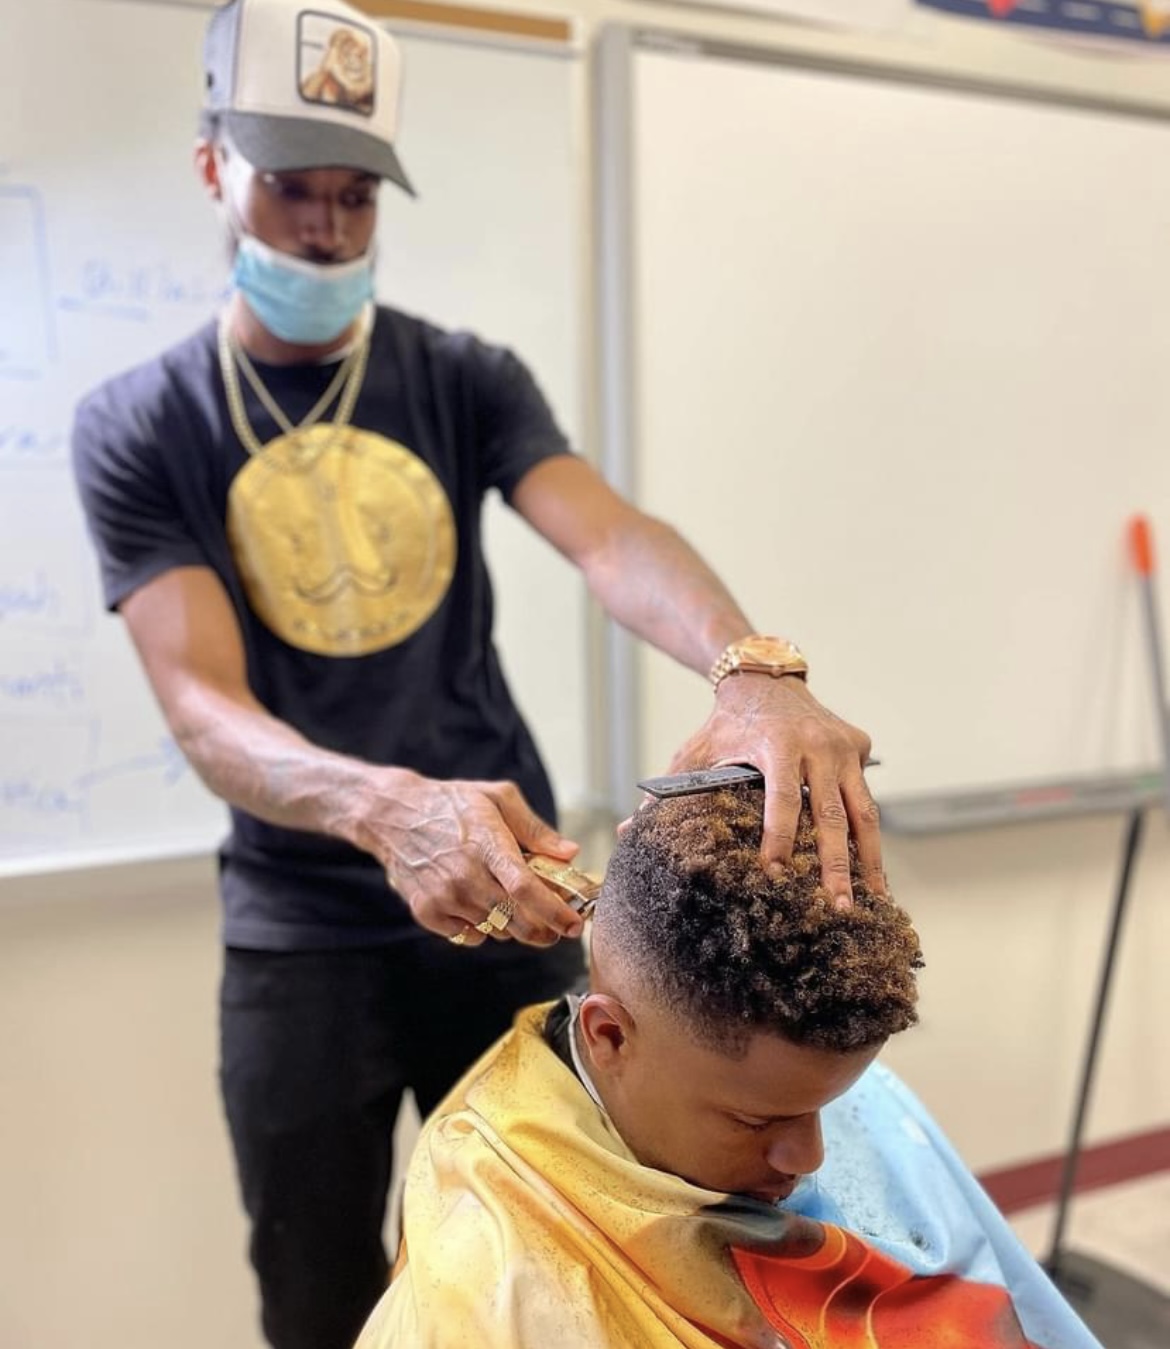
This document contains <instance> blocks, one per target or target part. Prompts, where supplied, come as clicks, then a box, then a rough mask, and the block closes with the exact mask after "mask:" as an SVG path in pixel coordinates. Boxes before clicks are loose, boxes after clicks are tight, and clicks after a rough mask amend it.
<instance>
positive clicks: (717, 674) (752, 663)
mask: <svg viewBox="0 0 1170 1349" xmlns="http://www.w3.org/2000/svg"><path fill="white" fill-rule="evenodd" d="M729 674H766V675H771V676H772V678H773V679H779V678H780V677H781V675H795V676H796V677H797V678H798V679H807V678H808V661H807V660H805V658H804V656H803V655H802V654H801V651H800V648H799V647H798V646H795V645H794V644H793V643H792V642H789V641H787V640H786V639H785V638H783V637H761V636H759V635H754V636H751V637H741V638H740V639H739V641H738V642H732V643H730V645H728V646H726V647H724V649H723V654H722V655H721V656H720V657H719V659H718V660H717V661H716V662H715V664H714V665H712V666H711V673H710V674H709V675H708V676H707V677H708V678H709V679H710V681H711V686H712V687H713V688H718V687H719V685H720V684H721V683H722V682H723V680H725V679H726V678H727V676H728V675H729Z"/></svg>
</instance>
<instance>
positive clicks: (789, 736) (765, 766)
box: [670, 672, 886, 907]
mask: <svg viewBox="0 0 1170 1349" xmlns="http://www.w3.org/2000/svg"><path fill="white" fill-rule="evenodd" d="M869 751H870V739H869V736H868V735H866V734H865V732H864V731H861V730H858V728H857V727H856V726H851V725H849V723H848V722H846V721H842V720H841V718H840V717H838V716H835V715H834V714H833V713H832V712H830V711H829V710H828V708H826V707H824V706H823V705H822V704H821V703H819V702H818V701H817V699H816V698H815V697H814V696H813V694H812V693H811V692H810V690H809V687H808V684H807V683H806V682H805V680H804V679H803V678H801V677H797V676H796V675H784V676H782V677H779V678H773V677H770V676H769V675H768V674H761V673H739V672H737V673H733V674H730V675H727V676H726V677H720V678H719V679H718V682H717V684H716V689H715V706H714V708H713V709H712V711H711V715H710V716H709V717H708V718H707V720H706V722H705V723H704V724H703V726H702V727H701V728H700V729H699V730H698V731H697V732H696V734H695V735H693V736H692V737H691V738H690V740H688V741H687V742H686V744H684V745H683V746H682V748H681V749H680V750H679V751H678V753H677V754H676V755H675V756H674V758H673V760H672V761H671V766H670V767H671V771H672V772H679V771H682V770H684V769H689V768H707V767H711V766H713V765H716V764H727V763H748V764H752V765H753V766H754V767H756V768H758V769H759V770H760V771H761V772H762V773H763V775H764V792H765V804H764V837H763V842H762V845H761V852H762V854H763V857H764V860H765V863H767V864H773V865H782V864H784V863H786V862H787V861H789V860H790V858H791V857H792V846H793V841H794V839H795V837H796V829H797V821H798V819H799V816H800V810H801V802H802V794H801V787H802V784H807V787H808V797H809V805H810V808H811V811H812V817H813V823H814V824H815V825H816V828H817V839H818V844H817V848H818V853H819V856H820V862H821V873H822V877H823V880H824V885H825V888H826V889H827V890H828V891H829V893H830V895H832V896H833V898H834V901H835V902H836V903H837V904H838V905H839V906H841V907H847V906H848V905H849V904H850V903H851V901H852V896H853V887H852V884H851V882H850V864H849V835H850V833H852V835H853V839H854V841H855V843H856V846H857V852H858V859H859V861H860V864H861V874H862V876H863V878H864V880H865V884H866V885H867V886H868V888H869V889H870V890H871V891H872V892H873V893H874V894H885V893H886V883H885V874H884V872H883V870H882V851H881V831H880V827H879V823H878V808H877V804H876V802H875V801H874V799H873V797H872V796H871V795H870V792H869V787H868V786H867V784H866V781H865V774H864V771H863V770H864V766H865V764H866V762H867V761H868V759H869Z"/></svg>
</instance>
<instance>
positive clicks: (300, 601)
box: [227, 425, 457, 656]
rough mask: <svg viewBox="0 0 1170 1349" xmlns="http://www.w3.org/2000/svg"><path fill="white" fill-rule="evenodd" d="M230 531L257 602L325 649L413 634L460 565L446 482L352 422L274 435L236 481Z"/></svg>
mask: <svg viewBox="0 0 1170 1349" xmlns="http://www.w3.org/2000/svg"><path fill="white" fill-rule="evenodd" d="M227 532H228V541H229V543H230V545H231V550H232V554H233V556H234V558H235V561H236V565H237V567H238V568H239V572H240V576H241V578H242V580H243V583H244V589H245V591H246V592H247V596H248V600H249V603H250V604H251V605H252V608H253V609H254V610H255V611H256V613H257V614H258V615H259V617H260V618H261V619H262V620H263V621H264V623H265V624H266V625H267V626H268V627H269V628H270V629H271V630H272V631H273V632H274V633H275V634H276V635H277V636H278V637H280V638H282V639H283V640H284V641H286V642H288V643H289V644H290V645H291V646H295V647H299V648H300V649H301V650H302V651H312V652H315V653H317V654H318V655H323V656H360V655H365V654H366V653H368V652H371V651H380V650H382V649H383V648H385V647H389V646H395V645H396V644H397V643H399V642H401V641H404V640H405V639H406V638H407V637H409V636H410V635H411V634H412V633H414V632H417V631H418V629H419V628H420V627H422V625H423V624H424V623H425V622H426V621H427V619H428V618H430V617H431V615H432V614H433V613H434V612H435V610H436V609H437V608H438V607H439V605H440V604H441V603H442V600H443V597H444V596H445V595H446V593H447V591H448V589H449V588H450V585H451V578H452V576H453V575H454V572H455V557H456V551H457V544H456V535H455V519H454V515H453V513H452V510H451V503H450V502H449V501H448V499H447V494H446V493H445V492H444V491H443V487H442V484H441V483H440V482H439V480H438V478H436V477H435V475H434V473H432V472H431V470H430V469H429V468H428V467H427V465H426V464H424V463H423V461H422V460H421V459H420V458H419V457H418V456H417V455H415V454H413V453H412V452H411V451H410V450H408V449H407V448H406V447H405V446H403V445H399V444H398V443H397V442H396V441H393V440H389V439H387V438H386V437H385V436H381V435H378V434H377V433H376V432H373V431H363V430H360V429H359V428H357V427H353V426H335V425H318V426H312V427H308V428H305V429H304V430H299V431H295V432H293V433H292V434H291V435H285V436H278V437H277V438H276V439H275V440H272V441H269V443H268V444H267V445H265V446H264V449H263V451H262V452H261V453H260V454H257V455H253V457H252V458H251V459H250V460H249V461H248V463H246V464H245V465H244V467H243V468H242V469H241V470H240V472H239V473H238V474H237V475H236V478H235V480H234V481H233V483H232V485H231V490H230V492H229V493H228V512H227Z"/></svg>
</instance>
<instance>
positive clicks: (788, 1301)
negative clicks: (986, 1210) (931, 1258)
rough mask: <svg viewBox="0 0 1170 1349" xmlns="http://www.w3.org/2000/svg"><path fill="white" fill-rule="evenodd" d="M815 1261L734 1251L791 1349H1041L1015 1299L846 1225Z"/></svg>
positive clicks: (829, 1236)
mask: <svg viewBox="0 0 1170 1349" xmlns="http://www.w3.org/2000/svg"><path fill="white" fill-rule="evenodd" d="M824 1231H825V1244H824V1245H823V1246H822V1247H821V1249H820V1250H819V1251H817V1253H816V1254H815V1255H812V1256H808V1257H805V1258H803V1259H797V1260H793V1259H786V1258H785V1257H784V1256H782V1255H767V1254H763V1253H760V1252H754V1251H746V1250H742V1249H740V1248H737V1247H733V1248H732V1252H731V1253H732V1257H733V1259H734V1260H735V1265H736V1268H737V1269H738V1270H739V1273H740V1277H741V1278H742V1279H743V1281H744V1283H745V1285H746V1286H747V1289H748V1292H750V1293H751V1295H752V1298H753V1299H754V1301H755V1303H756V1305H757V1306H758V1307H759V1308H760V1310H761V1311H762V1312H763V1314H764V1315H765V1317H767V1319H768V1322H769V1324H770V1325H771V1326H772V1327H773V1328H774V1329H775V1330H778V1331H780V1332H781V1334H783V1335H784V1336H785V1337H786V1338H787V1339H788V1341H789V1343H790V1344H791V1346H792V1349H830V1346H831V1349H885V1347H886V1346H895V1345H896V1346H898V1349H975V1346H978V1349H1039V1346H1038V1345H1035V1344H1034V1343H1033V1342H1032V1341H1031V1340H1029V1339H1028V1338H1027V1337H1026V1336H1025V1335H1024V1332H1023V1330H1022V1329H1021V1328H1020V1323H1019V1321H1018V1320H1017V1319H1016V1314H1015V1311H1014V1310H1013V1309H1012V1304H1011V1301H1010V1299H1009V1298H1008V1295H1007V1292H1006V1291H1005V1290H1004V1289H1003V1288H1000V1287H997V1286H996V1285H994V1284H986V1283H973V1282H971V1281H969V1280H966V1279H960V1278H958V1277H957V1276H955V1275H953V1274H936V1275H918V1274H915V1273H914V1272H913V1270H910V1269H907V1268H906V1266H905V1265H902V1264H899V1263H898V1261H896V1260H892V1259H891V1258H890V1257H889V1256H887V1255H883V1254H882V1252H881V1251H879V1250H876V1249H875V1248H874V1247H872V1246H868V1245H866V1243H865V1242H863V1241H860V1240H859V1239H858V1238H857V1237H855V1236H854V1235H853V1234H852V1233H851V1232H845V1231H843V1230H842V1229H841V1228H839V1227H828V1226H826V1227H825V1229H824Z"/></svg>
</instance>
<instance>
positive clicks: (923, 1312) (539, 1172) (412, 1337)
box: [356, 1006, 1029, 1349]
mask: <svg viewBox="0 0 1170 1349" xmlns="http://www.w3.org/2000/svg"><path fill="white" fill-rule="evenodd" d="M548 1010H549V1009H548V1006H541V1007H533V1008H529V1009H527V1010H526V1011H524V1012H522V1013H520V1015H519V1016H518V1017H517V1020H516V1023H515V1026H514V1028H513V1030H512V1031H511V1032H510V1033H509V1034H508V1035H507V1036H506V1037H505V1038H504V1039H503V1040H501V1041H500V1042H499V1043H498V1044H497V1045H496V1046H495V1047H494V1048H493V1049H492V1050H490V1051H489V1052H488V1054H487V1055H486V1056H485V1057H484V1058H483V1059H481V1060H480V1062H479V1063H478V1064H477V1065H476V1066H475V1067H474V1068H473V1069H472V1070H471V1071H470V1072H469V1073H468V1074H467V1075H466V1076H465V1077H464V1079H463V1080H462V1081H461V1082H460V1083H459V1084H458V1085H457V1086H456V1087H455V1089H454V1090H453V1091H452V1092H451V1094H450V1095H449V1096H448V1097H447V1099H446V1100H445V1101H444V1102H443V1104H442V1105H441V1106H440V1107H439V1108H438V1110H437V1111H436V1112H435V1113H434V1115H433V1116H432V1117H431V1119H430V1120H429V1121H428V1122H427V1124H426V1125H425V1127H424V1129H423V1132H422V1135H421V1137H420V1140H419V1144H418V1147H417V1150H416V1152H415V1154H414V1157H413V1159H412V1162H411V1166H410V1170H409V1177H408V1181H407V1189H406V1199H405V1208H404V1232H405V1237H404V1247H403V1251H402V1254H401V1256H400V1259H399V1266H398V1269H397V1272H396V1276H395V1278H394V1280H393V1282H392V1284H391V1286H390V1289H389V1291H388V1292H387V1293H386V1294H385V1296H384V1297H383V1298H382V1300H381V1302H380V1303H379V1305H378V1307H377V1308H376V1309H375V1311H374V1313H373V1315H372V1316H371V1318H370V1320H369V1323H368V1324H367V1326H366V1328H365V1330H364V1331H363V1333H362V1336H361V1338H360V1339H359V1341H358V1344H357V1346H356V1349H728V1347H729V1346H737V1347H739V1349H851V1347H852V1346H857V1349H887V1346H899V1347H900V1349H902V1347H907V1349H909V1347H911V1346H919V1347H920V1349H928V1346H929V1347H930V1349H975V1347H976V1346H978V1349H999V1347H1000V1346H1005V1347H1006V1346H1013V1347H1014V1349H1019V1347H1021V1346H1026V1345H1028V1344H1029V1341H1028V1340H1027V1339H1026V1338H1025V1337H1024V1335H1023V1334H1022V1332H1021V1331H1020V1328H1019V1323H1018V1321H1017V1320H1016V1317H1015V1315H1014V1313H1013V1311H1012V1306H1011V1302H1010V1301H1009V1299H1008V1297H1007V1295H1006V1293H1005V1291H1004V1289H1003V1288H996V1287H992V1286H988V1285H985V1284H974V1283H970V1282H968V1281H967V1280H965V1279H962V1278H959V1277H956V1276H955V1275H945V1276H938V1277H922V1276H920V1275H917V1274H915V1273H914V1272H913V1271H911V1270H910V1269H908V1268H906V1267H904V1266H903V1265H901V1264H900V1263H899V1262H897V1261H895V1260H892V1259H890V1258H889V1257H888V1256H886V1255H884V1254H882V1253H881V1252H880V1251H878V1250H877V1249H875V1248H874V1247H872V1246H870V1245H868V1244H867V1243H865V1242H864V1241H863V1240H861V1239H860V1238H859V1237H857V1236H855V1235H854V1234H853V1233H851V1232H847V1231H845V1230H843V1229H841V1228H838V1227H834V1226H831V1225H829V1224H826V1223H821V1222H816V1221H813V1220H812V1219H810V1218H805V1217H802V1216H800V1215H798V1214H794V1213H791V1212H786V1211H785V1210H784V1209H781V1208H775V1207H771V1206H768V1205H765V1204H763V1203H759V1202H756V1201H754V1200H751V1199H747V1198H741V1197H737V1196H729V1195H726V1194H720V1193H716V1192H713V1191H708V1190H702V1189H699V1188H697V1187H696V1186H693V1185H690V1184H688V1183H686V1182H685V1181H682V1180H679V1179H678V1178H677V1177H674V1176H670V1175H667V1174H665V1173H663V1172H659V1171H654V1170H651V1169H649V1168H647V1167H644V1166H641V1165H639V1163H638V1162H637V1161H636V1160H635V1159H634V1157H633V1156H632V1154H631V1153H630V1152H629V1150H628V1149H627V1148H626V1146H625V1144H624V1143H623V1142H622V1140H621V1139H620V1138H619V1137H618V1136H617V1134H616V1133H615V1132H614V1130H613V1129H612V1127H611V1126H610V1124H609V1122H608V1120H607V1119H606V1118H605V1116H604V1114H603V1113H602V1112H601V1111H600V1110H599V1109H598V1108H597V1106H596V1105H595V1104H594V1102H593V1101H592V1100H591V1099H590V1097H589V1095H588V1094H587V1092H586V1091H585V1089H584V1088H583V1087H582V1085H581V1084H580V1082H579V1081H578V1080H577V1078H576V1077H575V1076H574V1074H573V1073H572V1072H571V1071H570V1069H569V1068H568V1067H567V1066H566V1065H565V1064H564V1063H562V1062H561V1060H560V1059H559V1058H558V1057H557V1056H556V1054H555V1053H554V1052H553V1050H552V1049H551V1048H550V1047H549V1045H548V1044H547V1043H546V1042H545V1040H544V1038H543V1034H542V1031H543V1026H544V1021H545V1017H546V1015H547V1012H548Z"/></svg>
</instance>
